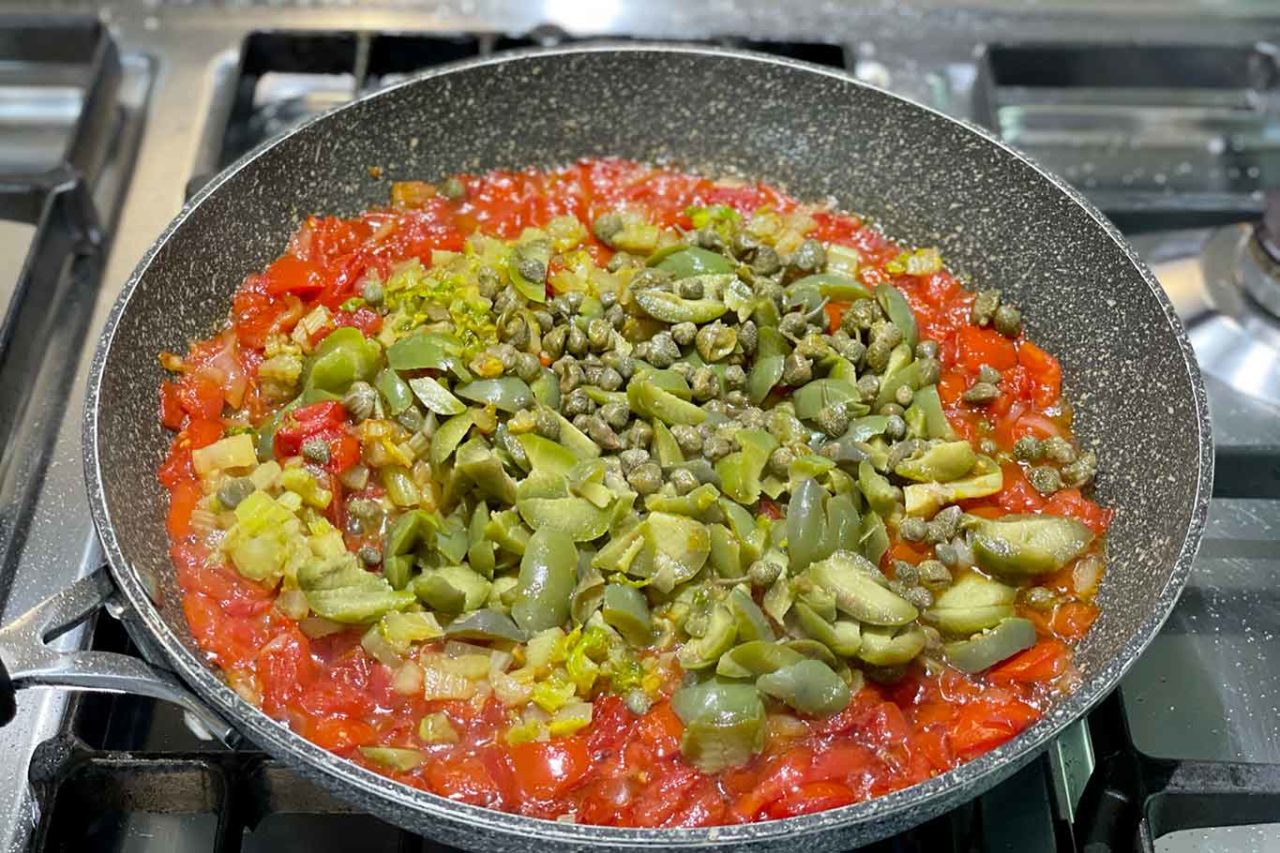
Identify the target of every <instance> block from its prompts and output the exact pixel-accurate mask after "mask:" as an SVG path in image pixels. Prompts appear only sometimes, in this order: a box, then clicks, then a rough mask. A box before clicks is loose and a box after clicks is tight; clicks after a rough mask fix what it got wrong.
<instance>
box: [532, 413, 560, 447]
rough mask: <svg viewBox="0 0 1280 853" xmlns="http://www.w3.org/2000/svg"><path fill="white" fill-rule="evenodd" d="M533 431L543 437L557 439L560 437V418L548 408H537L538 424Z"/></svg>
mask: <svg viewBox="0 0 1280 853" xmlns="http://www.w3.org/2000/svg"><path fill="white" fill-rule="evenodd" d="M535 431H536V432H537V433H538V435H540V436H542V437H543V438H549V439H551V440H552V441H558V440H559V439H560V419H559V418H557V417H556V415H555V412H553V411H551V410H550V409H546V408H541V409H538V425H537V426H536V427H535Z"/></svg>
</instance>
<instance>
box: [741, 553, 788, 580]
mask: <svg viewBox="0 0 1280 853" xmlns="http://www.w3.org/2000/svg"><path fill="white" fill-rule="evenodd" d="M781 576H782V563H780V562H778V561H776V560H771V559H768V558H762V559H759V560H756V561H755V562H754V563H752V564H751V568H749V569H747V580H748V581H750V582H751V585H752V586H758V587H766V586H772V585H773V583H774V582H775V581H777V579H778V578H779V577H781Z"/></svg>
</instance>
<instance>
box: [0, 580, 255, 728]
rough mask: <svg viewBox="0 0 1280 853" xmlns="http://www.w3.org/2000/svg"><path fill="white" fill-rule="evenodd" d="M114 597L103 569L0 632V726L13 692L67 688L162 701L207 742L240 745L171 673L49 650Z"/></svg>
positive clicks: (7, 717) (130, 661) (124, 658)
mask: <svg viewBox="0 0 1280 853" xmlns="http://www.w3.org/2000/svg"><path fill="white" fill-rule="evenodd" d="M115 592H116V589H115V583H114V582H113V581H112V580H111V575H110V573H109V572H108V571H107V569H106V567H105V566H104V567H101V568H99V569H98V570H97V571H95V572H93V573H92V574H89V575H87V576H85V577H83V578H81V579H80V580H78V581H76V582H75V583H73V584H72V585H71V586H69V587H67V588H66V589H64V590H62V591H61V592H58V593H55V594H54V595H52V596H50V597H49V598H46V599H45V600H44V601H42V602H40V603H39V604H37V605H36V606H35V607H33V608H31V609H30V610H28V611H27V612H26V613H24V614H22V615H21V616H19V617H18V618H17V619H15V620H14V621H13V622H11V623H10V624H8V625H6V626H4V627H3V628H0V725H5V724H7V723H8V722H10V721H11V720H12V719H13V717H14V715H15V714H16V713H17V701H16V694H17V691H19V690H22V689H24V688H27V687H66V688H70V689H72V690H91V691H100V692H106V693H131V694H134V695H138V696H150V697H152V698H155V699H163V700H165V701H166V702H172V703H174V704H176V705H178V706H179V707H181V708H182V709H183V710H184V711H186V712H187V713H188V714H189V715H190V716H191V717H193V718H194V719H195V721H196V723H198V724H199V726H200V727H203V728H204V729H205V730H206V731H207V732H208V734H209V735H210V736H211V737H215V738H217V739H218V740H220V741H222V742H223V743H226V744H228V745H234V744H236V743H237V742H239V740H240V738H239V735H238V734H237V733H236V732H235V730H234V729H232V728H231V726H229V725H228V724H227V723H226V721H225V720H223V719H222V718H221V717H219V716H218V715H217V714H215V713H214V712H213V711H211V710H209V709H208V708H207V707H206V706H205V705H204V704H203V703H201V702H200V700H198V699H197V698H196V697H195V696H194V695H193V694H192V693H191V692H190V691H189V690H187V688H186V687H184V686H183V684H182V682H180V681H179V680H178V679H177V677H176V676H174V675H173V673H170V672H167V671H165V670H162V669H159V668H157V667H154V666H152V665H151V664H149V663H147V662H146V661H144V660H142V659H141V658H136V657H132V656H131V655H123V654H116V653H114V652H98V651H69V652H64V651H60V650H57V649H54V648H52V647H51V646H49V645H48V644H49V643H50V642H51V641H53V640H55V639H56V638H58V637H59V636H61V635H62V634H65V633H66V632H67V631H70V630H71V629H72V628H74V627H75V626H77V625H79V624H80V623H81V622H83V621H84V620H85V619H87V618H88V617H89V616H90V615H92V614H93V613H94V612H96V611H97V610H98V609H99V608H101V607H102V606H103V605H105V604H106V603H107V602H108V601H109V600H111V599H112V597H113V596H114V595H115Z"/></svg>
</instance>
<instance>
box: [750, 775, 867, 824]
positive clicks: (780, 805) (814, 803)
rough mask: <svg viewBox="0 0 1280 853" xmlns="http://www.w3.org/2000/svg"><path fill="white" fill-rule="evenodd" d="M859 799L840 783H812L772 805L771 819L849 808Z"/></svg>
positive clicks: (846, 786)
mask: <svg viewBox="0 0 1280 853" xmlns="http://www.w3.org/2000/svg"><path fill="white" fill-rule="evenodd" d="M857 799H858V798H857V797H856V796H855V795H854V793H853V791H852V790H851V789H850V788H849V786H848V785H841V784H840V783H839V782H810V783H809V784H807V785H801V786H800V787H798V788H796V789H795V790H794V791H791V792H789V793H787V794H786V795H785V796H783V798H782V799H780V800H778V801H776V802H774V803H773V804H772V805H770V806H769V817H771V818H773V819H774V820H779V819H781V818H784V817H795V816H796V815H802V814H812V813H813V812H822V811H826V810H827V809H834V808H839V807H840V806H847V805H849V804H850V803H852V802H856V801H857Z"/></svg>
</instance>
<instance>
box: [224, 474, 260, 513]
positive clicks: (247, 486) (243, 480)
mask: <svg viewBox="0 0 1280 853" xmlns="http://www.w3.org/2000/svg"><path fill="white" fill-rule="evenodd" d="M256 488H257V486H255V485H254V484H253V480H250V479H249V478H248V477H232V478H231V479H229V480H227V481H226V482H224V483H223V484H222V486H221V488H219V489H218V502H219V503H221V504H222V505H223V506H225V507H226V508H227V509H235V508H236V507H237V506H239V505H240V502H241V501H242V500H244V499H245V498H247V497H249V495H251V494H253V491H254V489H256Z"/></svg>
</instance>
